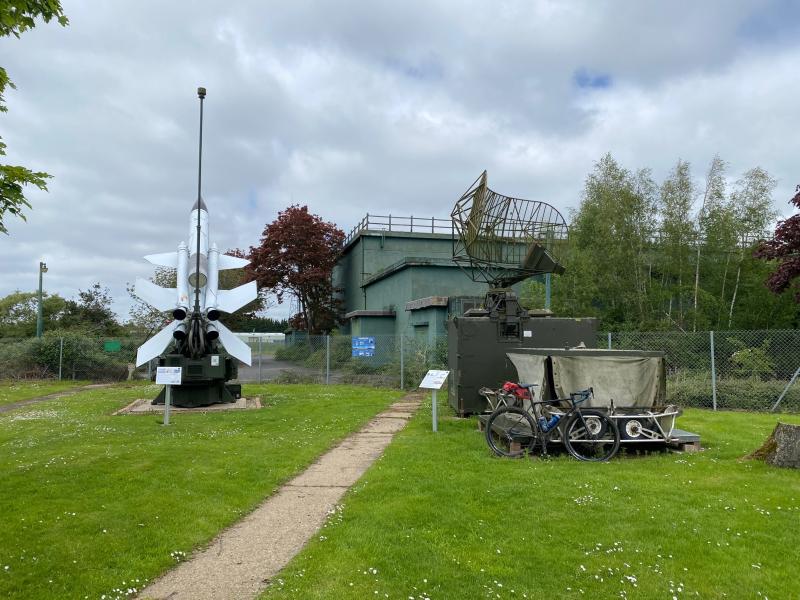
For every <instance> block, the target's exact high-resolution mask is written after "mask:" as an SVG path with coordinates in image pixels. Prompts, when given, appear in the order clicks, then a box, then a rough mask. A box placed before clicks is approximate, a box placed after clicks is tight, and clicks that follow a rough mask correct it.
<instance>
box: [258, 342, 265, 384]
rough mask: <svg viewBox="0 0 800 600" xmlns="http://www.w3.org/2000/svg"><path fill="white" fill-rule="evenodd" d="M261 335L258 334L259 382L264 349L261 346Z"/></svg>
mask: <svg viewBox="0 0 800 600" xmlns="http://www.w3.org/2000/svg"><path fill="white" fill-rule="evenodd" d="M262 339H263V338H262V336H258V383H261V361H262V360H264V358H263V356H264V351H263V349H262V347H261V343H262Z"/></svg>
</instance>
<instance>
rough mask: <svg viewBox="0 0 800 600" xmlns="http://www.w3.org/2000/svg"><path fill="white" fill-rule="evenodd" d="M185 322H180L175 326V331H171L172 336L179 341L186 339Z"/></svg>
mask: <svg viewBox="0 0 800 600" xmlns="http://www.w3.org/2000/svg"><path fill="white" fill-rule="evenodd" d="M186 331H187V327H186V323H181V324H180V325H178V326H177V327H176V328H175V331H173V332H172V337H174V338H175V339H176V340H178V341H179V342H182V341H183V340H185V339H186Z"/></svg>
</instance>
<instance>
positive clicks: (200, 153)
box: [194, 87, 206, 318]
mask: <svg viewBox="0 0 800 600" xmlns="http://www.w3.org/2000/svg"><path fill="white" fill-rule="evenodd" d="M197 97H198V98H200V144H199V148H198V151H197V248H196V250H197V271H195V272H196V273H197V276H196V277H195V283H194V314H195V318H197V316H198V315H199V314H200V206H201V205H202V202H203V199H202V196H201V189H202V185H203V100H204V99H205V97H206V88H204V87H199V88H197Z"/></svg>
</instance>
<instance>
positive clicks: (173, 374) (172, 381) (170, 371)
mask: <svg viewBox="0 0 800 600" xmlns="http://www.w3.org/2000/svg"><path fill="white" fill-rule="evenodd" d="M156 383H157V384H160V385H165V386H166V389H165V390H164V425H169V405H170V404H171V403H172V386H173V385H180V384H181V367H157V368H156Z"/></svg>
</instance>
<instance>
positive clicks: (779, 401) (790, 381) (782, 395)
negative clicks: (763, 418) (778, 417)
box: [772, 367, 800, 412]
mask: <svg viewBox="0 0 800 600" xmlns="http://www.w3.org/2000/svg"><path fill="white" fill-rule="evenodd" d="M798 375H800V367H797V370H796V371H795V372H794V375H792V378H791V379H790V380H789V384H788V385H787V386H786V387H785V388H783V392H781V395H780V396H779V397H778V400H777V401H776V402H775V404H773V405H772V412H775V411H776V410H777V409H778V405H779V404H780V403H781V400H783V397H784V396H785V395H786V392H788V391H789V388H790V387H792V384H793V383H794V382H795V380H796V379H797V376H798Z"/></svg>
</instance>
